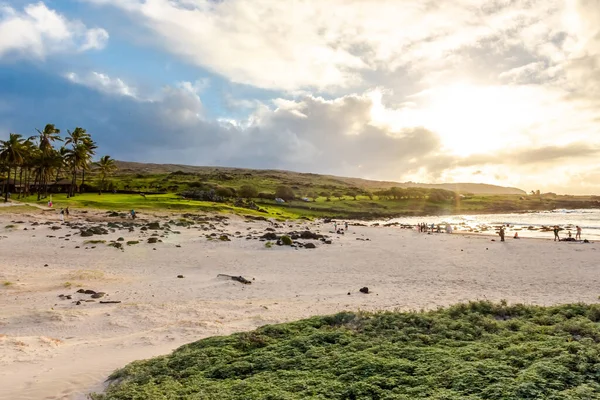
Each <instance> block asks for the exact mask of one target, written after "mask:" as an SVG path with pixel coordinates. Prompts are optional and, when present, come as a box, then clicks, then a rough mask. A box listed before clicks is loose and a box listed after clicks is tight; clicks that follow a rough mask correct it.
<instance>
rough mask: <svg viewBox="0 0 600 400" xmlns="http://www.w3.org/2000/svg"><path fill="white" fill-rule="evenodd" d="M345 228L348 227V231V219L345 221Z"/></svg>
mask: <svg viewBox="0 0 600 400" xmlns="http://www.w3.org/2000/svg"><path fill="white" fill-rule="evenodd" d="M344 228H346V231H347V230H348V221H345V222H344Z"/></svg>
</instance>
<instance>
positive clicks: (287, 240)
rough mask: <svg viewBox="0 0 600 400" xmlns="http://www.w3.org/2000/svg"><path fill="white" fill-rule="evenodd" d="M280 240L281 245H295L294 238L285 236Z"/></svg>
mask: <svg viewBox="0 0 600 400" xmlns="http://www.w3.org/2000/svg"><path fill="white" fill-rule="evenodd" d="M280 240H281V243H283V244H285V245H286V246H291V245H292V243H293V241H292V238H291V237H289V236H287V235H283V236H282V237H281V238H280Z"/></svg>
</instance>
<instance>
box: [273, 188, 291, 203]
mask: <svg viewBox="0 0 600 400" xmlns="http://www.w3.org/2000/svg"><path fill="white" fill-rule="evenodd" d="M275 197H280V198H282V199H283V200H285V201H289V200H294V190H293V189H292V188H291V187H289V186H279V187H277V190H275Z"/></svg>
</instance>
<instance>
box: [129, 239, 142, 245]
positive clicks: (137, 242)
mask: <svg viewBox="0 0 600 400" xmlns="http://www.w3.org/2000/svg"><path fill="white" fill-rule="evenodd" d="M139 243H140V242H139V241H138V240H130V241H128V242H127V246H133V245H134V244H139Z"/></svg>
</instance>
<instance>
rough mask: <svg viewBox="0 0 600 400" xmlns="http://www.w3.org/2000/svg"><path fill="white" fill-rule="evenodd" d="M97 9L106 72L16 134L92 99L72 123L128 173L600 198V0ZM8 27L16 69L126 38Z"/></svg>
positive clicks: (118, 4)
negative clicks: (293, 177) (173, 168)
mask: <svg viewBox="0 0 600 400" xmlns="http://www.w3.org/2000/svg"><path fill="white" fill-rule="evenodd" d="M82 3H87V4H80V6H81V9H85V10H88V11H89V10H93V11H94V16H95V17H96V18H94V21H100V22H101V23H103V24H104V22H107V23H108V22H109V21H107V20H104V21H103V20H102V16H103V15H104V13H107V14H106V15H110V17H111V19H110V20H111V21H113V18H117V22H110V25H108V26H111V33H112V32H113V29H112V26H114V27H115V30H114V33H113V38H111V40H112V41H115V43H116V44H115V46H111V48H107V49H106V50H105V52H108V53H109V54H108V55H107V57H106V59H102V63H103V64H102V65H99V64H100V62H98V60H97V59H96V60H94V62H96V64H98V65H96V64H92V65H89V63H87V62H86V63H80V64H76V65H72V64H69V65H67V66H65V65H62V66H60V67H55V71H57V72H55V73H57V74H60V76H62V79H61V83H56V82H55V83H54V85H55V86H52V87H51V89H52V90H50V88H49V89H48V90H47V91H46V92H44V93H45V94H39V93H34V94H31V95H28V96H29V97H27V96H25V95H23V94H22V93H17V92H15V93H13V94H12V96H8V95H6V96H0V125H2V126H5V127H8V128H11V127H13V126H19V125H18V124H16V123H15V119H17V118H22V119H23V120H25V121H29V120H31V119H32V117H31V116H29V114H27V113H28V112H29V111H28V110H30V109H32V106H31V103H34V104H35V106H36V107H35V110H36V112H38V113H43V112H44V111H43V110H49V109H52V108H53V107H55V108H56V110H55V112H57V113H60V115H63V114H65V115H67V116H69V115H70V116H72V115H73V114H72V112H71V110H72V109H73V108H76V107H78V106H79V104H81V102H82V101H85V104H86V107H83V108H81V109H80V108H78V111H79V112H78V113H77V115H76V117H77V118H78V120H77V122H75V121H71V119H73V118H74V116H72V117H70V119H68V118H67V117H65V119H68V121H67V122H66V124H67V125H68V126H71V125H76V124H80V125H84V124H87V125H86V128H89V129H90V130H91V131H97V132H101V135H102V139H101V140H100V143H101V145H102V146H103V148H105V149H106V151H107V152H109V153H111V154H112V155H114V156H115V157H117V158H122V159H130V160H132V159H135V160H137V161H153V162H178V163H183V162H186V163H191V164H204V165H223V166H245V167H257V168H283V169H293V170H300V171H311V172H322V173H333V174H340V175H353V176H359V177H366V178H375V179H388V180H400V181H402V180H413V181H426V182H434V181H436V182H439V181H455V182H456V181H477V182H485V183H496V184H503V185H508V186H522V187H524V188H526V189H531V188H536V189H537V188H539V189H541V190H552V191H556V192H566V191H569V190H570V189H573V190H577V191H581V192H586V193H591V192H593V191H594V190H597V191H600V176H597V175H594V174H595V172H597V171H598V170H599V169H600V162H599V161H598V155H599V149H600V0H510V1H508V0H457V1H452V2H443V1H437V0H435V1H434V0H425V1H422V0H381V1H378V2H376V3H374V2H372V1H367V0H329V1H317V0H305V1H294V2H291V3H290V2H285V1H274V0H256V1H253V2H252V3H251V4H250V3H248V2H245V1H243V0H226V1H215V0H151V1H148V0H82ZM53 4H58V3H53ZM1 15H2V17H1V20H0V21H2V22H0V33H1V32H9V34H12V35H13V36H12V39H10V40H8V39H5V36H3V35H0V58H1V57H2V55H3V54H4V55H6V54H9V53H15V54H21V55H28V56H33V57H38V58H39V57H44V56H45V55H47V54H51V53H56V52H58V51H79V52H81V51H84V50H87V49H92V48H100V47H102V46H103V45H104V43H105V42H106V39H107V37H108V35H107V34H106V32H105V31H104V30H102V29H97V28H94V29H88V28H85V26H83V25H82V23H80V22H74V21H67V20H66V19H65V18H64V17H62V16H61V15H60V14H59V13H58V11H51V10H48V9H47V8H46V7H45V6H44V5H43V3H38V4H36V5H30V6H27V7H25V9H24V10H23V11H22V12H17V11H15V10H14V9H13V8H7V7H5V8H4V12H3V13H2V14H1ZM69 15H71V14H69ZM104 18H108V17H104ZM123 21H128V23H122V22H123ZM9 23H10V24H12V25H10V27H12V26H16V27H21V26H25V25H27V24H29V25H27V27H28V29H22V30H18V29H14V28H10V29H8V28H6V26H9V25H7V24H9ZM50 26H51V27H52V28H49V27H50ZM104 26H107V25H104ZM42 27H44V28H42ZM3 29H4V31H3ZM13 31H14V32H19V33H12V32H13ZM111 50H113V51H114V53H110V51H111ZM103 54H104V53H103ZM89 58H90V59H91V57H89ZM71 61H73V63H74V64H75V61H76V58H73V60H71V59H70V60H69V62H71ZM165 62H166V64H167V66H165ZM172 66H173V68H172ZM86 71H87V72H86ZM89 71H94V72H89ZM99 71H103V72H99ZM105 71H110V73H107V72H105ZM120 71H122V72H123V73H121V72H120ZM206 76H209V77H210V84H209V82H208V80H207V79H204V78H201V79H198V78H199V77H206ZM123 77H128V79H124V78H123ZM20 79H21V78H19V79H17V80H20ZM22 79H23V80H25V79H27V78H25V77H23V78H22ZM130 79H134V80H135V82H133V81H131V80H130ZM5 80H6V82H10V83H11V84H12V81H10V80H8V79H5ZM44 83H45V82H42V83H41V84H44ZM0 84H2V76H1V75H0ZM63 85H65V86H66V87H64V88H63ZM16 88H17V87H15V89H16ZM18 88H20V89H21V90H23V88H28V86H27V85H26V84H23V85H22V86H18ZM38 91H39V86H38ZM84 92H85V94H84ZM32 98H35V100H32ZM3 104H5V106H4V108H5V110H3ZM19 104H21V105H22V106H21V107H20V108H19V107H17V105H19ZM6 108H8V109H10V110H11V111H6ZM59 110H60V111H59ZM26 114H27V116H24V115H26ZM2 115H4V117H3V118H2ZM80 120H81V121H80ZM53 121H54V120H53ZM38 125H39V123H38ZM0 134H1V133H0ZM582 179H585V180H586V181H585V182H583V183H581V182H580V180H582Z"/></svg>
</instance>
